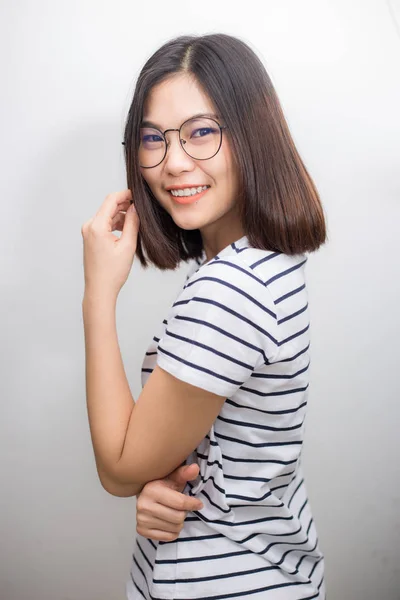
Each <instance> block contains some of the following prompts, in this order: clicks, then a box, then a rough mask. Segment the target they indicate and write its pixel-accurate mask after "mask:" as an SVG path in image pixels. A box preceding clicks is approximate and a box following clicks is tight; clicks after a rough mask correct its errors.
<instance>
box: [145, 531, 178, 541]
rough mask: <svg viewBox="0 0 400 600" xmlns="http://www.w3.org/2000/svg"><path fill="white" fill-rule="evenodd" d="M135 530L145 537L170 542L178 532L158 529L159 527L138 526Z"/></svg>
mask: <svg viewBox="0 0 400 600" xmlns="http://www.w3.org/2000/svg"><path fill="white" fill-rule="evenodd" d="M136 531H137V532H138V533H139V535H142V536H143V537H145V538H147V539H150V540H156V541H159V542H171V541H172V540H174V539H176V538H177V537H178V533H175V534H172V533H170V532H167V531H160V530H159V529H146V528H141V527H138V528H137V529H136Z"/></svg>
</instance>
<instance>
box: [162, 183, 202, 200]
mask: <svg viewBox="0 0 400 600" xmlns="http://www.w3.org/2000/svg"><path fill="white" fill-rule="evenodd" d="M209 187H211V186H209V185H198V186H193V187H187V188H182V189H180V190H173V189H172V190H168V192H169V193H170V194H171V196H173V197H174V198H188V197H189V198H190V197H191V196H196V195H197V194H200V193H201V192H204V191H205V190H207V189H208V188H209Z"/></svg>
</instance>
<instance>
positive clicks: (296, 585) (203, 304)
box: [127, 236, 325, 600]
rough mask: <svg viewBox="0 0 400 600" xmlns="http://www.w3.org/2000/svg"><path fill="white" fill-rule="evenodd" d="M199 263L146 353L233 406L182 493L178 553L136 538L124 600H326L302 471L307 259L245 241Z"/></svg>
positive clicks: (202, 449)
mask: <svg viewBox="0 0 400 600" xmlns="http://www.w3.org/2000/svg"><path fill="white" fill-rule="evenodd" d="M205 260H206V259H205V258H204V259H203V261H201V262H200V261H198V262H197V261H195V264H194V266H193V269H192V271H194V272H191V273H189V275H188V276H187V279H186V282H185V285H184V287H183V289H182V290H181V292H180V294H179V296H178V298H177V300H176V302H175V303H174V304H173V306H172V307H171V309H170V312H169V314H168V319H167V320H166V321H164V322H163V324H162V327H161V330H160V335H159V336H158V337H157V336H156V337H154V338H153V341H152V343H151V345H150V347H149V349H148V352H147V353H146V356H145V359H144V362H143V368H142V384H143V386H144V385H145V383H146V381H147V378H148V377H149V375H150V373H151V372H152V370H153V369H154V366H155V364H156V363H158V364H159V365H160V366H161V367H162V368H163V369H165V370H166V371H168V372H170V373H171V374H172V375H174V376H175V377H177V378H179V379H181V380H183V381H186V382H188V383H190V384H193V385H195V386H198V387H201V388H203V389H205V390H208V391H210V392H214V393H216V394H219V395H224V396H226V400H225V403H224V405H223V407H222V409H221V411H220V414H219V416H218V417H217V419H216V421H215V422H214V424H213V426H212V428H211V430H210V432H209V433H208V435H207V436H206V437H205V438H204V440H203V441H202V442H201V444H200V445H199V446H198V448H197V449H196V450H195V451H194V452H193V454H192V455H191V456H189V457H188V459H187V461H186V462H187V464H191V463H192V462H197V463H198V464H199V466H200V473H199V476H198V478H197V479H196V480H194V481H193V482H189V483H188V484H187V486H186V488H185V490H184V492H185V493H186V494H190V495H193V496H196V497H197V498H199V499H200V500H201V501H202V502H203V504H204V509H202V510H201V511H198V512H197V511H196V512H189V513H188V515H187V517H186V520H185V523H184V527H183V529H182V531H181V532H180V535H179V537H178V539H177V540H176V541H173V542H156V541H153V540H148V539H146V538H144V537H142V536H140V535H139V534H137V537H136V543H135V550H134V555H133V563H132V569H131V573H130V578H129V580H128V582H127V597H128V599H129V600H136V599H140V598H141V599H142V598H146V599H148V600H150V599H153V600H157V599H180V600H188V599H196V600H230V599H238V598H239V599H249V600H261V599H263V600H312V599H318V600H323V599H324V598H325V585H324V559H323V554H322V552H321V549H320V547H319V544H318V538H317V533H316V528H315V525H314V521H313V517H312V513H311V510H310V505H309V502H308V498H307V491H306V487H305V484H304V479H303V475H302V468H301V450H302V444H303V433H304V419H305V414H306V407H307V394H308V385H309V380H308V368H309V360H310V358H309V345H310V342H309V314H308V300H307V291H306V284H305V275H304V268H305V263H306V260H307V258H306V257H305V256H304V255H297V256H288V255H286V254H282V253H278V252H272V251H267V250H260V249H256V248H253V247H251V246H250V245H249V241H248V238H247V237H246V236H244V237H242V238H241V239H240V240H238V241H236V242H234V243H233V244H231V245H229V246H227V247H226V248H224V249H223V250H222V251H221V252H220V253H219V254H218V255H217V256H216V257H214V258H213V259H212V260H210V261H209V262H205Z"/></svg>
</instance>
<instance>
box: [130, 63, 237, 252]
mask: <svg viewBox="0 0 400 600" xmlns="http://www.w3.org/2000/svg"><path fill="white" fill-rule="evenodd" d="M216 112H217V111H216V109H215V107H214V106H213V104H212V102H211V100H210V99H209V98H208V96H207V95H206V94H205V93H204V92H203V90H202V88H201V87H200V86H199V84H198V83H197V82H196V80H195V79H194V78H193V77H191V76H189V75H186V74H183V75H182V74H177V75H174V76H172V77H170V78H169V79H168V80H166V81H163V82H162V83H160V84H159V85H157V86H155V87H154V88H153V90H152V91H151V93H150V94H149V97H148V99H147V102H146V103H145V107H144V114H143V120H146V121H151V122H153V123H155V124H157V125H158V126H159V129H160V130H161V131H165V130H166V129H169V128H179V127H180V125H181V124H182V123H183V122H184V121H185V120H186V119H189V118H190V117H192V116H193V115H195V114H197V113H216ZM218 122H219V123H220V124H221V125H223V123H222V121H221V120H218ZM166 138H167V141H168V142H169V146H168V151H167V155H166V157H165V158H164V160H163V161H162V163H160V164H159V165H158V166H156V167H153V168H151V169H141V173H142V176H143V178H144V179H145V180H146V182H147V183H148V185H149V187H150V189H151V190H152V192H153V194H154V196H155V197H156V199H157V200H158V201H159V202H160V204H161V205H162V206H163V207H164V208H165V210H166V211H167V212H168V213H169V214H170V215H171V217H172V218H173V220H174V222H175V223H176V224H177V225H178V226H179V227H181V228H182V229H185V230H192V229H199V230H200V232H201V235H202V239H203V245H204V249H205V252H206V256H207V260H210V259H211V258H213V257H214V256H215V255H216V254H218V252H219V251H221V250H222V249H223V248H225V247H226V246H228V245H229V244H231V243H232V242H234V241H235V240H237V239H239V238H241V237H242V236H243V235H244V231H243V228H242V225H241V223H240V220H239V217H238V215H237V210H236V195H237V185H238V184H237V174H236V171H235V169H234V163H233V159H232V158H233V157H232V151H231V148H230V144H229V132H228V130H226V129H225V130H224V131H223V134H222V144H221V148H220V149H219V151H218V153H217V154H216V155H215V156H214V157H212V158H210V159H209V160H198V161H196V160H195V159H193V158H191V157H190V156H188V155H187V154H186V152H185V151H184V150H183V148H182V147H181V145H180V143H179V139H178V132H175V131H169V132H167V133H166ZM186 184H188V185H187V187H194V186H197V185H210V186H211V188H210V189H209V190H208V191H207V192H206V194H205V195H204V196H203V197H202V198H200V199H199V202H198V203H197V204H189V205H183V204H178V203H177V202H175V201H174V199H173V198H172V196H171V194H170V193H169V192H168V191H167V190H166V188H167V187H168V186H171V185H186Z"/></svg>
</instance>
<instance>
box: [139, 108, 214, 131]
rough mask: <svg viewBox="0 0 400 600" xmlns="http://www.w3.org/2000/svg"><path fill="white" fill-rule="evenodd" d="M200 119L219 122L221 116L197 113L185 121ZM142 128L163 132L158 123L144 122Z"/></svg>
mask: <svg viewBox="0 0 400 600" xmlns="http://www.w3.org/2000/svg"><path fill="white" fill-rule="evenodd" d="M199 117H210V118H211V119H217V120H219V116H218V115H217V114H215V113H203V112H201V113H196V114H195V115H193V116H191V117H188V118H187V119H185V121H183V122H184V123H185V122H186V121H189V119H198V118H199ZM140 126H141V127H153V128H154V129H158V131H163V130H162V129H161V127H160V126H159V125H157V124H156V123H153V122H152V121H147V120H145V121H142V122H141V124H140Z"/></svg>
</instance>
